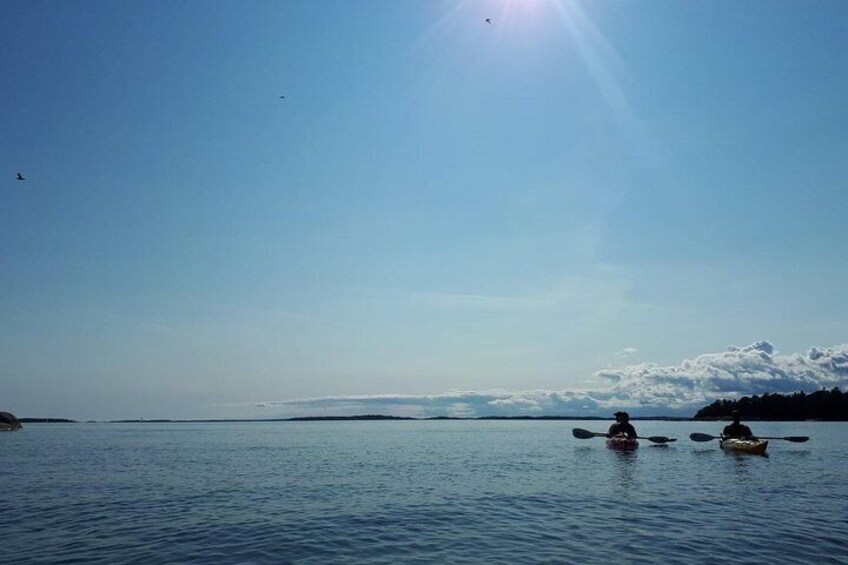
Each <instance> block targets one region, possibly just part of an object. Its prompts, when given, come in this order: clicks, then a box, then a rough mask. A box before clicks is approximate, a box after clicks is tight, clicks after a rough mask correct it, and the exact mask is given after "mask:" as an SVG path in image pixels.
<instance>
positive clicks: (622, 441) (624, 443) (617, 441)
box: [607, 436, 639, 451]
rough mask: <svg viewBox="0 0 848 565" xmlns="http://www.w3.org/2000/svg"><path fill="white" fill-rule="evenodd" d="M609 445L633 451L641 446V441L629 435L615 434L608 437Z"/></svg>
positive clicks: (612, 447)
mask: <svg viewBox="0 0 848 565" xmlns="http://www.w3.org/2000/svg"><path fill="white" fill-rule="evenodd" d="M607 447H609V448H610V449H617V450H618V451H633V450H634V449H636V448H637V447H639V442H638V441H637V440H635V439H630V438H629V437H627V436H614V437H611V438H607Z"/></svg>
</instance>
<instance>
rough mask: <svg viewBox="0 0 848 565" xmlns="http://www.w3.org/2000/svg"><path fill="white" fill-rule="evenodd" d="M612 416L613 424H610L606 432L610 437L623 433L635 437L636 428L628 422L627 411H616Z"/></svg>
mask: <svg viewBox="0 0 848 565" xmlns="http://www.w3.org/2000/svg"><path fill="white" fill-rule="evenodd" d="M614 416H615V424H613V425H611V426H610V429H609V432H608V433H609V435H610V437H615V436H619V435H622V434H623V435H626V436H627V437H628V438H630V439H635V438H636V436H637V435H638V434H637V433H636V428H634V427H633V424H631V423H630V414H628V413H627V412H616V413H615V414H614Z"/></svg>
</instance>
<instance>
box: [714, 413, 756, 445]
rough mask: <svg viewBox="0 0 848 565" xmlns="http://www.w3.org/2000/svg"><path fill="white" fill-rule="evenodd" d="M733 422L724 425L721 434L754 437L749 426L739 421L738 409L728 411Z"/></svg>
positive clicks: (743, 437)
mask: <svg viewBox="0 0 848 565" xmlns="http://www.w3.org/2000/svg"><path fill="white" fill-rule="evenodd" d="M730 416H731V418H733V423H732V424H729V425H727V426H725V427H724V430H723V431H722V432H721V436H722V437H725V438H734V439H755V438H754V434H753V432H751V428H749V427H748V426H746V425H744V424H742V423H740V422H739V410H734V411H733V412H731V413H730Z"/></svg>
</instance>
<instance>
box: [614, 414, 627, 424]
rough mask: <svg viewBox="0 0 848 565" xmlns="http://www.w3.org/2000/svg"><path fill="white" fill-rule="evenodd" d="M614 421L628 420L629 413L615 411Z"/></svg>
mask: <svg viewBox="0 0 848 565" xmlns="http://www.w3.org/2000/svg"><path fill="white" fill-rule="evenodd" d="M614 416H615V421H616V422H628V421H630V414H628V413H627V412H616V413H615V414H614Z"/></svg>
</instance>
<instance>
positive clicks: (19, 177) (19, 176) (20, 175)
mask: <svg viewBox="0 0 848 565" xmlns="http://www.w3.org/2000/svg"><path fill="white" fill-rule="evenodd" d="M18 180H26V179H25V178H24V176H23V175H22V174H21V173H18Z"/></svg>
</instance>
